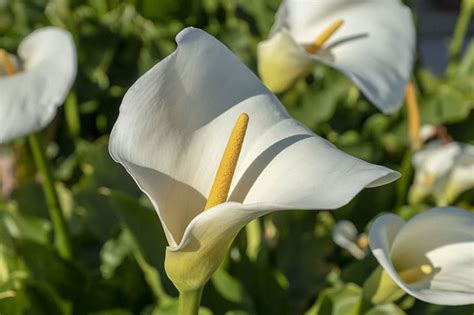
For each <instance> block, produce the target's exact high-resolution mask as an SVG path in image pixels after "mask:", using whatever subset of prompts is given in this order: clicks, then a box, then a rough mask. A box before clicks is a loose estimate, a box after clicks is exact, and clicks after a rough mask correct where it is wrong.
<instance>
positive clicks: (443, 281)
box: [369, 207, 474, 305]
mask: <svg viewBox="0 0 474 315" xmlns="http://www.w3.org/2000/svg"><path fill="white" fill-rule="evenodd" d="M473 227H474V214H472V213H469V212H467V211H465V210H463V209H460V208H455V207H444V208H432V209H430V210H427V211H425V212H423V213H421V214H418V215H417V216H415V217H414V218H413V219H411V220H410V221H408V222H404V221H403V220H402V219H401V218H399V217H398V216H396V215H393V214H386V215H382V216H380V217H378V218H377V219H376V220H375V221H374V223H373V224H372V226H371V229H370V233H369V240H370V249H371V250H372V253H373V254H374V256H375V258H377V260H378V262H379V263H380V265H381V266H382V267H383V268H384V270H385V272H386V273H388V275H389V276H390V277H391V278H392V279H393V281H394V282H395V283H396V284H397V285H398V286H399V287H400V288H402V289H403V290H404V291H405V292H407V293H408V294H410V295H412V296H414V297H416V298H417V299H420V300H422V301H425V302H429V303H433V304H442V305H463V304H473V303H474V256H473V253H474V229H473ZM417 268H421V269H422V270H420V272H421V271H423V270H424V271H423V272H424V273H425V274H423V272H422V274H421V276H420V272H418V274H416V273H414V272H413V270H417ZM428 271H429V272H428ZM410 273H411V275H408V274H410ZM403 275H405V276H403ZM407 275H408V278H412V281H407Z"/></svg>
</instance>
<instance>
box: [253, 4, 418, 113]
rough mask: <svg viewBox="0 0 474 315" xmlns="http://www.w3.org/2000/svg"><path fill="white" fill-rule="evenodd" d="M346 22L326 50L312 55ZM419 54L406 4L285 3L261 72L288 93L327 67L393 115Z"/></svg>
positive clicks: (262, 54) (262, 47)
mask: <svg viewBox="0 0 474 315" xmlns="http://www.w3.org/2000/svg"><path fill="white" fill-rule="evenodd" d="M342 22H343V25H342V26H340V27H339V28H338V29H337V31H336V32H335V33H334V34H333V35H332V36H330V37H329V39H328V40H327V41H326V42H325V43H324V45H322V47H320V48H319V49H317V50H316V51H315V50H314V49H308V47H310V45H312V44H313V43H314V41H315V38H317V37H318V36H319V35H321V34H322V33H324V32H325V30H327V29H328V27H331V25H340V24H341V23H342ZM334 23H337V24H334ZM414 49H415V29H414V24H413V21H412V15H411V13H410V10H409V9H408V8H407V7H406V6H404V5H403V4H402V2H401V1H400V0H358V1H354V0H317V1H310V0H283V2H282V4H281V6H280V8H279V10H278V13H277V15H276V17H275V23H274V25H273V27H272V29H271V31H270V35H269V39H268V40H266V41H263V42H261V43H260V44H259V46H258V64H259V67H258V69H259V74H260V77H261V78H262V81H263V82H264V83H265V84H266V85H267V87H268V88H270V90H272V91H273V92H282V91H284V90H286V89H287V88H288V87H289V86H290V85H291V84H292V83H293V82H294V81H295V80H296V79H298V78H301V77H304V76H306V75H307V74H309V73H310V72H311V70H312V68H313V67H314V65H315V64H316V63H318V62H321V63H324V64H326V65H329V66H331V67H333V68H335V69H337V70H339V71H341V72H342V73H344V74H345V75H347V76H348V77H349V78H350V79H351V80H352V81H353V82H354V83H355V84H356V85H357V86H358V87H359V88H360V89H361V90H362V91H363V92H364V94H365V95H366V96H367V97H368V98H369V99H370V100H371V101H372V102H373V103H374V104H375V105H376V106H377V107H378V108H379V109H380V110H381V111H382V112H384V113H390V112H394V111H396V110H398V109H399V108H400V106H401V104H402V102H403V96H404V91H405V86H406V84H407V83H408V81H409V79H410V77H411V71H412V67H413V60H414ZM308 50H309V51H311V52H308Z"/></svg>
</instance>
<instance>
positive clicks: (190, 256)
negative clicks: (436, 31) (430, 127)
mask: <svg viewBox="0 0 474 315" xmlns="http://www.w3.org/2000/svg"><path fill="white" fill-rule="evenodd" d="M176 41H177V44H178V48H177V49H176V51H175V52H174V53H173V54H171V55H170V56H168V57H167V58H165V59H164V60H163V61H161V62H160V63H158V64H157V65H156V66H155V67H153V68H152V69H151V70H149V71H148V72H147V73H145V74H144V75H143V76H142V77H141V78H140V79H138V81H137V82H136V83H135V84H134V85H133V86H132V87H131V88H130V90H129V91H128V92H127V94H126V95H125V97H124V99H123V102H122V105H121V107H120V115H119V117H118V119H117V122H116V123H115V125H114V128H113V130H112V133H111V137H110V153H111V155H112V157H113V158H114V160H115V161H117V162H119V163H121V164H122V165H123V166H124V167H125V168H126V170H127V171H128V172H129V173H130V175H131V176H132V177H133V178H134V179H135V181H136V182H137V184H138V185H139V187H140V188H141V189H142V190H143V192H144V193H145V194H146V195H147V196H148V197H149V198H150V200H151V201H152V203H153V205H154V207H155V209H156V211H157V213H158V216H159V218H160V220H161V223H162V225H163V229H164V231H165V233H166V237H167V240H168V243H169V247H168V248H167V251H166V261H165V268H166V270H167V274H168V276H169V277H170V278H171V280H172V281H173V282H174V284H175V285H176V286H177V288H178V289H179V290H180V291H189V290H194V289H196V288H199V287H201V286H202V285H204V284H205V283H206V282H207V280H208V279H209V277H210V276H211V275H212V273H213V272H214V271H215V270H216V269H217V267H218V266H219V264H220V263H221V261H222V260H223V258H224V257H225V255H226V252H227V249H228V248H229V246H230V244H231V242H232V241H233V239H234V238H235V236H236V235H237V233H238V232H239V230H240V229H241V228H242V227H243V226H244V225H246V224H247V223H248V222H250V221H251V220H253V219H255V218H257V217H260V216H262V215H265V214H267V213H269V212H272V211H277V210H285V209H333V208H338V207H340V206H342V205H344V204H346V203H347V202H349V201H350V200H351V199H352V198H353V197H354V196H355V195H356V194H357V193H358V192H359V191H360V190H361V189H363V188H365V187H374V186H379V185H383V184H387V183H389V182H392V181H393V180H395V179H396V178H398V176H399V174H398V173H396V172H394V171H391V170H389V169H387V168H384V167H380V166H376V165H372V164H369V163H366V162H364V161H361V160H359V159H357V158H354V157H352V156H349V155H347V154H345V153H343V152H341V151H339V150H338V149H337V148H335V147H334V146H333V145H332V144H330V143H329V142H327V141H326V140H324V139H322V138H320V137H318V136H316V135H315V134H313V133H312V132H311V131H310V130H308V129H307V128H306V127H304V126H303V125H301V124H300V123H298V122H297V121H295V120H293V119H291V118H290V116H289V115H288V114H287V112H286V110H285V109H284V108H283V106H282V105H281V104H280V102H279V101H278V99H277V98H276V97H275V96H274V95H273V94H272V93H271V92H269V91H268V90H267V89H266V88H265V87H264V86H263V85H262V84H261V82H260V81H259V80H258V78H257V77H255V75H254V74H253V73H252V72H251V71H250V70H249V69H247V68H246V67H245V66H244V65H243V64H242V63H241V62H240V61H239V60H238V59H237V58H236V57H235V56H234V55H233V54H232V53H231V52H230V51H229V50H228V49H227V48H226V47H225V46H223V45H222V44H221V43H220V42H219V41H218V40H216V39H215V38H214V37H212V36H210V35H209V34H207V33H205V32H203V31H201V30H198V29H193V28H188V29H185V30H183V31H182V32H181V33H180V34H179V35H178V36H177V38H176ZM236 121H238V122H237V124H236V125H235V127H234V129H233V130H232V126H233V125H234V124H235V122H236ZM231 130H232V136H231V137H230V140H229V135H230V134H231ZM244 136H245V140H244ZM228 140H229V142H228ZM236 140H239V141H236ZM226 143H227V144H226ZM236 143H237V144H236ZM242 143H243V144H242ZM233 147H238V148H237V149H236V150H233ZM229 148H230V149H231V150H230V151H229V150H228V149H229ZM224 149H225V153H224V158H223V152H224ZM240 149H241V152H240V158H239V160H238V163H237V160H236V158H237V157H239V151H240ZM229 156H232V158H231V159H230V160H229V159H228V157H229ZM221 158H222V163H221ZM229 161H233V162H232V163H233V166H236V168H235V173H234V169H233V168H232V167H229V166H228V164H232V163H229ZM218 169H219V170H218ZM217 170H218V171H217ZM216 171H217V175H216ZM215 178H216V180H214V179H215ZM222 178H225V180H224V181H225V182H226V183H227V184H228V187H223V186H220V184H221V179H222ZM211 187H212V189H211ZM226 190H228V191H226ZM215 191H219V193H220V192H222V191H225V192H224V194H223V200H221V201H219V200H215V198H214V197H212V198H211V197H209V200H207V199H208V196H210V195H211V196H213V194H214V192H215ZM221 197H222V196H221ZM205 208H208V209H207V210H206V211H204V210H205Z"/></svg>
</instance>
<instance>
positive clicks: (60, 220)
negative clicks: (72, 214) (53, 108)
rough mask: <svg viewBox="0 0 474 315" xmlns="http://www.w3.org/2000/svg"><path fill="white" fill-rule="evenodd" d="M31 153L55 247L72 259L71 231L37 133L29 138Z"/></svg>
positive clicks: (62, 255) (66, 257) (65, 257)
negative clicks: (51, 227)
mask: <svg viewBox="0 0 474 315" xmlns="http://www.w3.org/2000/svg"><path fill="white" fill-rule="evenodd" d="M28 143H29V145H30V149H31V153H32V155H33V159H34V161H35V164H36V168H37V170H38V171H39V172H40V173H41V175H42V181H41V185H42V187H43V193H44V196H45V198H46V204H47V205H48V211H49V215H50V217H51V221H52V222H53V228H54V233H55V245H56V248H57V250H58V253H59V255H60V256H61V257H62V258H64V259H70V258H72V246H71V238H70V236H69V231H68V229H67V226H66V220H65V219H64V216H63V212H62V209H61V204H60V203H59V197H58V193H57V191H56V188H55V186H54V179H53V175H52V173H51V169H50V168H49V165H48V161H47V159H46V154H45V151H44V147H43V145H42V143H41V137H40V135H39V134H37V133H33V134H31V135H29V136H28Z"/></svg>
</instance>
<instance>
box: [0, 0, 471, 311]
mask: <svg viewBox="0 0 474 315" xmlns="http://www.w3.org/2000/svg"><path fill="white" fill-rule="evenodd" d="M278 5H279V0H265V1H263V0H262V1H248V0H202V1H199V0H180V1H176V0H158V1H156V0H128V1H127V0H124V1H119V0H51V1H46V0H0V47H4V48H6V49H7V50H10V51H15V50H16V47H17V45H18V43H19V42H20V41H21V39H22V38H23V37H24V36H25V35H27V34H28V33H29V32H31V31H32V30H33V29H36V28H39V27H42V26H46V25H56V26H60V27H63V28H66V29H68V30H70V31H71V32H72V33H73V35H74V38H75V40H76V44H77V47H78V57H79V73H78V77H77V80H76V83H75V85H74V88H73V91H72V92H71V96H70V97H69V98H68V100H67V102H66V105H65V107H64V108H63V109H61V111H60V112H59V113H58V115H57V119H56V120H55V121H54V122H53V123H52V124H51V126H49V127H48V129H47V130H45V136H46V138H47V140H48V143H49V146H48V152H49V158H50V159H51V160H52V163H53V164H54V170H55V175H56V178H57V179H58V181H57V187H58V190H59V192H60V197H61V202H62V203H63V208H64V209H66V217H67V221H68V224H69V228H70V230H71V233H72V236H73V242H74V248H75V253H76V258H75V259H74V260H73V261H65V260H63V259H61V258H60V257H59V256H58V255H57V254H56V252H55V251H54V249H53V247H52V245H51V244H52V227H51V224H50V222H49V220H48V215H47V209H46V204H45V201H44V197H43V195H42V192H41V187H40V185H39V184H38V182H37V181H36V180H35V172H34V167H33V165H32V160H31V155H30V153H29V151H28V148H27V147H26V146H25V144H24V142H23V141H21V140H20V141H17V142H16V143H14V144H12V145H11V146H10V148H9V150H10V153H11V154H13V155H14V156H16V157H17V159H18V170H17V175H18V183H17V187H16V189H15V190H14V192H13V194H12V195H11V196H10V197H9V198H6V197H4V198H2V199H0V314H2V315H16V314H94V315H99V314H100V315H126V314H142V315H147V314H153V315H158V314H174V313H175V311H176V307H177V300H176V295H177V292H176V290H175V289H174V287H173V285H172V284H171V282H170V281H169V280H168V279H167V278H166V275H165V273H164V270H163V259H164V250H165V246H166V244H167V243H166V239H165V237H164V233H163V231H162V228H161V226H160V223H159V220H158V217H157V216H156V214H155V212H154V210H153V208H152V206H151V205H150V204H149V202H148V200H146V199H145V198H144V197H143V196H142V194H141V193H140V192H139V190H138V188H137V187H136V185H135V184H134V183H133V181H132V180H131V179H130V177H129V176H128V175H127V174H126V173H125V171H124V170H123V169H122V168H121V167H120V166H118V165H117V164H115V163H114V162H113V161H112V160H111V158H110V157H109V155H108V150H107V135H108V134H109V132H110V130H111V127H112V125H113V123H114V121H115V120H116V117H117V115H118V109H119V105H120V102H121V98H122V97H123V95H124V93H125V91H126V90H127V88H128V87H129V86H130V85H131V84H132V83H133V82H134V80H136V79H137V78H138V77H139V76H140V75H141V74H142V73H144V72H145V71H146V70H147V69H149V68H150V67H151V66H153V65H154V64H155V63H156V62H158V61H159V60H161V59H162V58H164V57H165V56H167V55H168V54H170V53H171V52H172V51H173V50H174V48H175V42H174V37H175V35H176V34H177V33H178V32H179V31H180V30H181V29H182V28H184V27H185V26H188V25H193V26H196V27H200V28H203V29H205V30H207V31H208V32H210V33H212V34H214V35H215V36H216V37H217V38H219V39H220V40H221V41H222V42H224V43H225V44H226V45H227V46H228V47H229V48H230V49H231V50H232V51H233V52H234V53H235V54H237V55H238V56H239V57H240V58H241V60H242V61H243V62H244V63H245V64H247V65H248V66H249V67H250V68H251V69H252V70H255V69H256V58H255V51H256V46H257V43H258V42H259V41H260V40H262V39H264V38H266V36H267V34H268V31H269V29H270V27H271V25H272V22H273V17H274V13H275V11H276V9H277V7H278ZM415 79H416V83H417V85H418V87H419V101H420V104H421V113H422V119H423V123H431V124H442V125H444V126H446V127H447V129H448V131H449V132H450V134H451V135H452V136H453V138H454V139H456V140H457V141H462V142H470V143H474V111H473V110H472V109H473V108H474V42H471V43H470V45H469V47H468V49H467V50H466V52H465V54H464V56H463V57H462V59H460V60H455V61H454V62H452V63H451V64H450V66H449V68H448V70H447V72H446V75H445V76H443V77H437V76H435V75H433V74H431V73H430V72H429V71H427V70H426V69H422V68H417V69H416V72H415ZM279 96H280V99H281V100H282V102H283V104H284V105H285V106H286V107H287V108H288V111H289V112H290V114H291V115H293V116H294V117H295V118H296V119H298V120H300V121H302V122H303V123H305V124H306V125H307V126H308V127H310V128H312V129H313V130H314V131H315V132H316V133H318V134H319V135H321V136H324V137H326V138H327V139H329V140H330V141H332V142H333V143H335V144H336V145H337V146H338V147H339V148H340V149H342V150H343V151H346V152H348V153H350V154H353V155H355V156H358V157H361V158H363V159H365V160H368V161H370V162H373V163H378V164H383V165H386V166H388V167H391V168H394V169H397V170H399V171H401V172H402V173H403V175H404V176H403V177H402V178H401V179H400V180H399V181H398V182H396V183H395V184H391V185H388V186H384V187H381V188H377V189H371V190H366V191H364V192H362V193H361V194H360V195H359V196H357V197H356V198H355V199H354V200H353V201H352V202H351V203H350V204H349V205H347V206H345V207H344V208H342V209H339V210H337V211H334V212H327V211H323V212H308V211H306V212H299V211H293V212H287V213H279V214H277V215H272V216H268V217H266V218H264V219H261V220H259V221H256V222H253V223H252V224H251V225H250V226H249V227H248V228H247V230H246V231H243V232H242V233H240V234H239V236H238V237H237V239H236V241H235V242H234V245H233V247H232V249H231V251H230V254H229V257H228V258H227V259H226V261H225V263H224V264H223V266H222V267H221V268H220V269H219V270H218V272H217V273H216V274H215V276H214V277H213V279H212V281H210V283H209V284H208V285H207V286H206V288H205V292H204V297H203V303H202V305H203V307H202V309H201V313H202V314H211V313H214V314H228V315H230V314H234V315H237V314H239V315H240V314H302V313H305V312H307V313H308V314H319V315H326V314H334V315H335V314H359V313H360V314H370V315H382V314H383V315H388V314H391V315H398V314H427V315H428V314H430V315H446V314H458V315H462V314H466V315H467V314H472V313H473V311H474V309H473V307H441V306H434V305H428V304H425V303H423V302H420V301H415V300H414V299H413V298H411V297H404V298H402V299H401V300H399V301H397V303H396V304H387V305H382V306H376V307H371V306H367V305H364V303H363V302H362V299H361V286H362V284H363V281H364V280H365V279H366V278H367V277H368V275H369V274H370V273H371V271H372V270H373V268H374V267H375V266H376V265H377V264H376V262H375V260H374V259H373V258H372V257H367V258H366V259H365V260H363V261H355V259H353V258H352V257H351V256H349V254H348V253H347V252H345V251H344V250H342V249H340V248H337V247H336V246H335V244H334V243H333V242H332V239H331V229H332V226H333V225H334V222H335V221H337V220H340V219H347V220H351V221H352V222H354V223H355V224H356V225H357V227H358V228H359V230H361V231H362V230H364V228H365V227H366V225H367V224H368V223H369V222H370V221H371V220H372V219H373V218H374V217H375V216H376V215H377V214H379V213H381V212H384V211H385V212H395V213H399V214H400V215H402V216H403V217H404V218H410V217H411V216H413V215H414V214H415V213H417V212H418V211H421V210H423V209H425V208H427V207H428V206H430V205H429V204H426V205H410V204H408V201H407V199H406V195H407V194H406V192H407V189H408V188H409V185H410V183H411V180H412V173H413V172H412V169H411V160H410V158H411V154H410V153H409V149H408V136H407V117H406V112H405V109H404V108H402V110H401V111H400V112H399V113H396V114H393V115H388V116H385V115H382V114H381V113H379V112H377V110H376V109H375V107H374V106H372V105H371V104H370V103H369V102H368V100H367V99H365V98H364V96H363V95H361V94H360V93H359V91H358V90H357V89H356V88H355V87H354V86H353V85H352V83H351V82H350V81H349V80H348V79H347V78H345V77H344V76H342V75H341V74H339V73H337V72H336V71H334V70H331V69H328V68H326V67H324V66H320V67H317V68H316V69H315V70H314V72H313V73H312V74H311V75H310V76H309V77H308V78H306V80H301V81H299V82H297V83H296V84H295V86H294V87H293V88H292V89H291V90H289V91H288V92H286V93H284V94H282V95H279ZM473 195H474V194H473V193H472V191H470V192H467V193H465V194H464V195H463V196H462V197H461V198H460V199H459V200H458V201H457V202H458V203H459V204H460V205H463V206H464V207H467V208H470V209H472V208H473V207H474V196H473ZM275 231H276V232H275ZM269 235H271V236H269Z"/></svg>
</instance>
